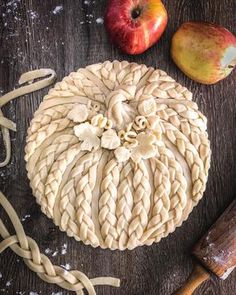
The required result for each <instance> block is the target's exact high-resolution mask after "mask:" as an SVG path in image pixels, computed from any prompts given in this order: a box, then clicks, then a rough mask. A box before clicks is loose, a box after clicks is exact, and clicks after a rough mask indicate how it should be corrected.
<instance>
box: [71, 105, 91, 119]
mask: <svg viewBox="0 0 236 295" xmlns="http://www.w3.org/2000/svg"><path fill="white" fill-rule="evenodd" d="M88 115H89V113H88V108H87V107H86V106H85V105H83V104H82V105H81V104H79V105H76V106H74V107H73V109H72V110H71V111H70V112H69V113H68V115H67V118H68V119H70V120H72V121H73V122H75V123H82V122H84V121H86V120H87V119H88Z"/></svg>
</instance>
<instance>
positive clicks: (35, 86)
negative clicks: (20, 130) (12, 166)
mask: <svg viewBox="0 0 236 295" xmlns="http://www.w3.org/2000/svg"><path fill="white" fill-rule="evenodd" d="M47 76H49V77H48V78H45V77H47ZM38 78H44V79H43V80H41V81H37V82H34V83H32V82H33V81H34V80H35V79H38ZM55 78H56V73H55V72H54V71H53V70H51V69H40V70H35V71H31V72H28V73H25V74H23V75H22V76H21V77H20V80H19V84H20V85H21V84H25V83H29V84H30V85H27V86H23V87H20V88H18V89H15V90H13V91H11V92H9V93H7V94H5V95H3V96H2V97H0V128H1V129H0V130H1V131H2V136H3V143H4V146H5V150H6V156H5V160H4V161H3V162H1V163H0V168H1V167H4V166H6V165H7V164H8V163H9V161H10V159H11V141H10V133H9V130H13V131H16V125H15V123H13V122H12V121H10V120H8V119H6V118H5V117H4V115H3V113H2V110H1V108H2V107H3V106H4V105H5V104H7V103H8V102H9V101H11V100H13V99H15V98H17V97H19V96H22V95H25V94H28V93H31V92H34V91H36V90H39V89H42V88H44V87H46V86H49V85H51V84H52V83H53V82H54V80H55Z"/></svg>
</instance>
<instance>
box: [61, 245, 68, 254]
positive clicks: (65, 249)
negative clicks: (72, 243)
mask: <svg viewBox="0 0 236 295" xmlns="http://www.w3.org/2000/svg"><path fill="white" fill-rule="evenodd" d="M61 248H62V249H61V254H62V255H65V254H66V253H67V244H63V246H62V247H61Z"/></svg>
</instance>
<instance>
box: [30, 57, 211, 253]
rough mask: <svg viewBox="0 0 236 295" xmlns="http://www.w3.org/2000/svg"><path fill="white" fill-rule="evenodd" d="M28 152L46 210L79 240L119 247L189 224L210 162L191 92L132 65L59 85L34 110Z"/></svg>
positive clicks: (100, 68)
mask: <svg viewBox="0 0 236 295" xmlns="http://www.w3.org/2000/svg"><path fill="white" fill-rule="evenodd" d="M25 152H26V155H25V159H26V162H27V164H26V167H27V171H28V177H29V179H30V184H31V187H32V189H33V193H34V195H35V197H36V200H37V202H38V203H39V204H40V205H41V208H42V211H43V212H44V213H45V214H47V216H48V217H50V218H52V219H53V220H54V222H55V224H57V225H58V226H59V227H60V229H61V230H63V231H66V232H67V234H68V235H69V236H72V237H74V238H75V239H76V240H78V241H83V242H84V243H85V244H90V245H92V246H93V247H97V246H100V247H102V248H110V249H120V250H125V249H134V248H135V247H137V246H141V245H151V244H152V243H154V242H158V241H160V239H161V238H163V237H166V236H167V235H168V234H169V233H171V232H173V231H174V230H175V228H176V227H177V226H180V225H181V224H182V222H183V221H184V220H186V219H187V217H188V215H189V214H190V212H191V211H192V209H193V207H194V206H196V205H197V203H198V202H199V200H200V199H201V198H202V196H203V193H204V190H205V187H206V182H207V177H208V170H209V167H210V156H211V151H210V144H209V140H208V135H207V120H206V118H205V117H204V115H203V114H202V113H201V112H200V111H199V110H198V106H197V104H196V103H195V102H193V101H192V93H191V92H190V91H188V90H187V89H186V88H185V87H183V86H181V85H180V84H178V83H177V82H176V81H175V80H174V79H172V78H171V77H169V76H168V75H167V74H166V73H165V72H163V71H161V70H155V69H153V68H148V67H146V66H145V65H138V64H136V63H128V62H126V61H123V62H119V61H113V62H109V61H106V62H104V63H99V64H95V65H90V66H87V67H86V68H83V69H79V70H78V71H77V72H73V73H71V74H70V75H69V76H68V77H65V78H64V79H63V80H62V82H59V83H56V85H55V87H54V88H53V89H51V90H50V91H49V93H48V94H47V95H46V96H45V97H44V99H43V102H42V103H41V105H40V106H39V108H38V110H37V111H36V112H35V115H34V118H33V119H32V121H31V124H30V127H29V129H28V136H27V144H26V148H25ZM100 153H101V156H99V157H96V156H95V155H98V154H100ZM86 159H88V161H87V160H86ZM35 163H36V165H35Z"/></svg>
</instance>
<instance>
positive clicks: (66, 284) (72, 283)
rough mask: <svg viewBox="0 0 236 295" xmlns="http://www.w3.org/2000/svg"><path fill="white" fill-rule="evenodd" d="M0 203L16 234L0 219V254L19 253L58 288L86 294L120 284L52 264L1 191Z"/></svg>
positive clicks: (92, 293) (108, 278) (114, 280)
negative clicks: (27, 233)
mask: <svg viewBox="0 0 236 295" xmlns="http://www.w3.org/2000/svg"><path fill="white" fill-rule="evenodd" d="M0 204H1V206H2V207H3V209H4V210H5V212H6V213H7V215H8V216H9V218H10V220H11V222H12V224H13V226H14V229H15V232H16V234H15V235H10V233H9V231H8V230H7V228H6V226H5V225H4V222H3V220H2V219H1V218H0V236H1V237H2V238H3V241H2V242H0V254H1V253H2V252H3V251H4V250H5V249H7V248H8V247H9V248H11V249H12V251H13V252H15V253H16V254H17V255H18V256H20V257H22V258H23V260H24V262H25V264H26V265H27V266H28V267H29V268H30V269H31V270H32V271H33V272H35V273H36V274H37V275H38V276H39V277H40V278H41V279H42V280H44V281H45V282H47V283H51V284H57V285H58V286H59V287H61V288H63V289H65V290H68V291H75V292H76V294H78V295H83V294H84V292H83V289H86V290H87V292H88V294H89V295H96V291H95V289H94V287H95V286H97V285H110V286H113V287H119V285H120V281H119V280H118V279H115V278H111V277H98V278H94V279H89V278H88V277H87V276H86V275H85V274H84V273H82V272H81V271H78V270H71V271H66V270H65V269H63V268H62V267H60V266H57V265H53V264H52V263H51V261H50V260H49V258H48V257H47V256H45V255H44V254H42V253H40V250H39V247H38V245H37V243H36V242H35V240H33V239H31V238H30V237H28V236H26V234H25V231H24V229H23V227H22V224H21V222H20V220H19V218H18V216H17V214H16V212H15V210H14V209H13V207H12V206H11V204H10V203H9V201H8V200H7V199H6V197H5V196H4V195H3V194H2V193H1V192H0Z"/></svg>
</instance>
